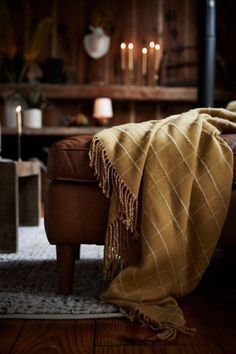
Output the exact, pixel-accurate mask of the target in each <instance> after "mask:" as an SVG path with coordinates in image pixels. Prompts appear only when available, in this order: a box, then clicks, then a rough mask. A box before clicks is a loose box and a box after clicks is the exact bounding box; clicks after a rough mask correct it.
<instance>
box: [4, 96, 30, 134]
mask: <svg viewBox="0 0 236 354" xmlns="http://www.w3.org/2000/svg"><path fill="white" fill-rule="evenodd" d="M17 106H21V111H22V113H23V116H24V110H25V108H26V106H27V104H26V101H25V99H24V98H23V96H22V95H21V94H20V93H18V92H13V93H11V94H8V95H7V96H5V99H4V116H3V125H4V126H5V127H9V128H16V126H17V123H16V121H17V120H16V107H17Z"/></svg>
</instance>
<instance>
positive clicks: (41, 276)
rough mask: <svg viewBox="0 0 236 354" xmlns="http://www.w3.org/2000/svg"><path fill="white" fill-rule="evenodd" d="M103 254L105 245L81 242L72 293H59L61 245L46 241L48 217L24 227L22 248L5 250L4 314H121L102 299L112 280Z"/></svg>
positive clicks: (1, 275)
mask: <svg viewBox="0 0 236 354" xmlns="http://www.w3.org/2000/svg"><path fill="white" fill-rule="evenodd" d="M102 258H103V247H102V246H96V245H82V246H81V259H80V260H79V261H76V266H75V278H74V292H73V295H71V296H63V295H57V284H56V279H57V275H56V250H55V246H51V245H50V244H49V243H48V241H47V237H46V235H45V231H44V225H43V220H41V223H40V226H39V227H20V228H19V239H18V251H17V253H16V254H0V317H1V318H5V317H7V318H41V319H43V318H51V319H55V318H58V319H60V318H62V319H67V318H68V319H72V318H101V317H120V316H121V314H120V313H119V311H118V309H117V308H116V307H114V306H112V305H107V304H105V303H103V302H102V301H101V300H100V299H99V295H100V294H101V292H102V291H103V290H104V289H105V288H106V286H107V285H108V284H107V283H106V282H104V281H103V278H102Z"/></svg>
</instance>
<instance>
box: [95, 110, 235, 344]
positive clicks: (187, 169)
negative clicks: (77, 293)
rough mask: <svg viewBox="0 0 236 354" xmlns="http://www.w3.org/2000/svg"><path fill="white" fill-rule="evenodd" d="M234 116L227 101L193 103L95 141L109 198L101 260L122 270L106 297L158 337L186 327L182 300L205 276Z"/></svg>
mask: <svg viewBox="0 0 236 354" xmlns="http://www.w3.org/2000/svg"><path fill="white" fill-rule="evenodd" d="M235 122H236V114H235V113H230V112H229V111H226V110H224V109H195V110H191V111H188V112H186V113H183V114H180V115H175V116H171V117H168V118H166V119H163V120H160V121H156V120H155V121H148V122H144V123H139V124H126V125H120V126H115V127H112V128H109V129H105V130H103V131H101V132H99V133H98V134H96V136H95V137H94V139H93V141H92V145H91V149H90V160H91V166H93V167H94V168H95V171H96V175H97V177H98V180H99V183H100V187H101V188H102V190H103V192H104V193H105V194H106V195H107V197H110V209H109V217H108V226H107V233H106V240H105V254H104V267H105V272H106V275H113V276H115V277H114V279H113V280H112V282H111V285H110V286H109V288H108V289H107V290H106V291H105V293H104V294H103V296H102V298H103V299H104V300H105V301H106V302H109V303H113V304H115V305H118V306H120V307H121V308H122V309H123V311H125V313H126V314H127V315H128V316H129V318H131V319H132V320H138V321H140V322H141V323H142V324H143V325H148V326H150V327H151V328H152V329H154V330H155V331H156V334H155V338H157V339H158V338H159V339H162V340H172V339H173V338H175V336H176V333H177V332H178V331H182V332H187V331H188V329H187V328H186V327H185V320H184V316H183V314H182V311H181V309H180V308H179V306H178V305H177V302H176V300H175V299H177V298H179V297H183V296H184V295H186V294H188V293H189V292H191V290H193V289H194V287H195V286H196V285H197V283H198V282H199V280H200V279H201V276H202V274H203V273H204V271H205V270H206V268H207V266H208V264H209V260H210V258H211V256H212V254H213V252H214V249H215V246H216V244H217V240H218V238H219V235H220V232H221V229H222V226H223V223H224V220H225V217H226V215H227V210H228V205H229V200H230V194H231V186H232V166H233V155H232V151H231V149H230V148H229V147H228V145H227V144H226V143H225V142H224V140H223V139H222V138H221V137H220V136H219V134H220V133H227V132H234V133H236V123H235ZM118 263H119V264H120V265H122V268H123V269H122V270H121V271H120V272H119V270H118V268H117V264H118Z"/></svg>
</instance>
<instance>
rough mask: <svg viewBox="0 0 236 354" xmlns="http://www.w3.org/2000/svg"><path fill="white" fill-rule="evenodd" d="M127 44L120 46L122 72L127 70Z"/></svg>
mask: <svg viewBox="0 0 236 354" xmlns="http://www.w3.org/2000/svg"><path fill="white" fill-rule="evenodd" d="M125 49H126V44H125V43H124V42H123V43H121V45H120V55H121V70H125V53H126V50H125Z"/></svg>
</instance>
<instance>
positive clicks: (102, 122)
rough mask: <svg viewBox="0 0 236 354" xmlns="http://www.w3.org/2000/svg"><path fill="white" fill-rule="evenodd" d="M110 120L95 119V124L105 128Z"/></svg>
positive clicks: (104, 118) (103, 118) (105, 118)
mask: <svg viewBox="0 0 236 354" xmlns="http://www.w3.org/2000/svg"><path fill="white" fill-rule="evenodd" d="M110 119H111V118H107V117H101V118H94V123H95V125H98V126H104V125H108V123H109V121H110Z"/></svg>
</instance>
